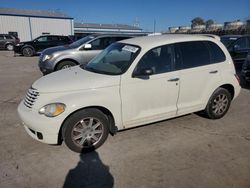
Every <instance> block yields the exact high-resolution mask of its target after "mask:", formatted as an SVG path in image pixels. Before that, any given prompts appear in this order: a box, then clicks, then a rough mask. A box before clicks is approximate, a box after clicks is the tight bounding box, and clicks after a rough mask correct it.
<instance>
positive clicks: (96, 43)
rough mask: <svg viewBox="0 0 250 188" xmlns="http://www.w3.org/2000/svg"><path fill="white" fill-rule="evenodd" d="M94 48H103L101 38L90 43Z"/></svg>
mask: <svg viewBox="0 0 250 188" xmlns="http://www.w3.org/2000/svg"><path fill="white" fill-rule="evenodd" d="M90 44H91V45H92V50H101V39H96V40H94V41H92V42H91V43H90Z"/></svg>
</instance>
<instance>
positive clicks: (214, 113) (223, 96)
mask: <svg viewBox="0 0 250 188" xmlns="http://www.w3.org/2000/svg"><path fill="white" fill-rule="evenodd" d="M231 100H232V96H231V94H230V92H229V91H228V90H226V89H224V88H218V89H217V90H215V92H214V93H213V94H212V96H211V97H210V99H209V101H208V104H207V106H206V109H205V110H204V112H205V114H206V116H207V117H208V118H210V119H219V118H222V117H223V116H224V115H225V114H226V113H227V111H228V109H229V107H230V104H231Z"/></svg>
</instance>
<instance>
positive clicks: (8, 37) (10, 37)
mask: <svg viewBox="0 0 250 188" xmlns="http://www.w3.org/2000/svg"><path fill="white" fill-rule="evenodd" d="M5 38H6V39H13V37H12V36H10V35H5Z"/></svg>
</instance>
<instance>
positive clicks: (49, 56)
mask: <svg viewBox="0 0 250 188" xmlns="http://www.w3.org/2000/svg"><path fill="white" fill-rule="evenodd" d="M52 57H53V55H44V56H43V59H42V61H46V60H50V59H51V58H52Z"/></svg>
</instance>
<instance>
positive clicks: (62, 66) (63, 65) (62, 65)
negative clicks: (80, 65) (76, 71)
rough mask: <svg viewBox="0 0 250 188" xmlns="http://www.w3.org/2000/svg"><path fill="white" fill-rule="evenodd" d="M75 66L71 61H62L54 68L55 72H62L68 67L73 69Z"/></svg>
mask: <svg viewBox="0 0 250 188" xmlns="http://www.w3.org/2000/svg"><path fill="white" fill-rule="evenodd" d="M76 65H77V64H76V63H75V62H73V61H62V62H61V63H59V64H58V65H57V67H56V71H58V70H62V69H67V68H69V67H73V66H76Z"/></svg>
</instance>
